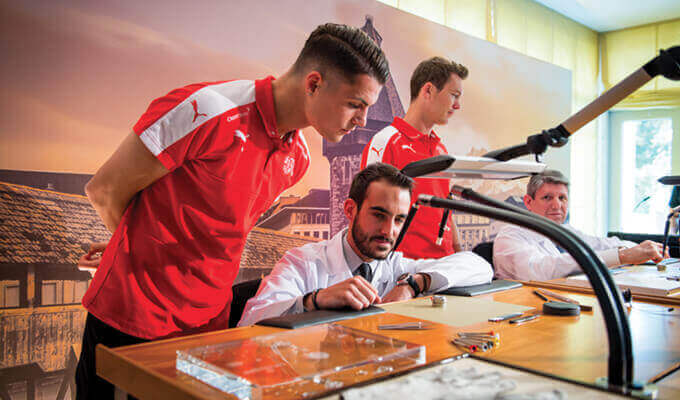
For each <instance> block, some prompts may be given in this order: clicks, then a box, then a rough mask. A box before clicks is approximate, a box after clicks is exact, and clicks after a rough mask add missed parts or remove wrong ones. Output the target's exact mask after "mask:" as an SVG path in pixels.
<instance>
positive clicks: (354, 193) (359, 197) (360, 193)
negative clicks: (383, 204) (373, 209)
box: [349, 163, 413, 210]
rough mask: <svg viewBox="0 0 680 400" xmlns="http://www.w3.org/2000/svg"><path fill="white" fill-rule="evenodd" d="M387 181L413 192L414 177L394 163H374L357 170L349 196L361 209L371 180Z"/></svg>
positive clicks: (410, 192)
mask: <svg viewBox="0 0 680 400" xmlns="http://www.w3.org/2000/svg"><path fill="white" fill-rule="evenodd" d="M381 180H382V181H386V182H387V183H389V184H390V185H393V186H398V187H400V188H402V189H408V192H409V194H413V179H411V178H410V177H408V176H406V175H404V174H402V173H401V171H399V170H398V169H397V168H395V167H394V166H392V165H389V164H384V163H374V164H370V165H368V166H366V168H364V169H362V170H361V171H359V172H357V174H356V175H354V178H353V179H352V185H351V186H350V188H349V198H350V199H352V200H354V202H355V203H356V204H357V210H359V209H361V203H363V202H364V199H365V198H366V191H367V190H368V186H369V185H370V184H371V182H375V181H381Z"/></svg>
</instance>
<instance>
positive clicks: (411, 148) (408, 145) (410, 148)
mask: <svg viewBox="0 0 680 400" xmlns="http://www.w3.org/2000/svg"><path fill="white" fill-rule="evenodd" d="M411 146H412V145H410V144H402V145H401V148H402V150H406V149H409V150H411V151H412V152H414V153H415V152H416V151H415V150H413V147H411Z"/></svg>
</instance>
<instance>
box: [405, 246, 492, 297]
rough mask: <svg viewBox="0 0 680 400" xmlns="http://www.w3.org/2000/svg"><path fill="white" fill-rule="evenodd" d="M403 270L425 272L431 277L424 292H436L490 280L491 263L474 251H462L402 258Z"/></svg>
mask: <svg viewBox="0 0 680 400" xmlns="http://www.w3.org/2000/svg"><path fill="white" fill-rule="evenodd" d="M401 266H402V268H403V270H404V272H410V273H425V274H428V275H429V276H430V278H431V280H430V288H429V290H428V291H427V292H426V293H425V294H432V293H436V292H438V291H441V290H445V289H448V288H450V287H454V286H470V285H480V284H484V283H489V282H491V279H492V278H493V270H492V269H491V265H490V264H489V263H488V262H486V260H484V259H483V258H482V257H480V256H478V255H477V254H475V253H472V252H469V251H464V252H460V253H454V254H451V255H449V256H446V257H442V258H436V259H422V260H412V259H410V258H402V259H401Z"/></svg>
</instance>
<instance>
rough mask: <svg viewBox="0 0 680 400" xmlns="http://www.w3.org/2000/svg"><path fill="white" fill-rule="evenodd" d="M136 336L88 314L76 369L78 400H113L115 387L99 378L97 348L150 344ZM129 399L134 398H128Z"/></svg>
mask: <svg viewBox="0 0 680 400" xmlns="http://www.w3.org/2000/svg"><path fill="white" fill-rule="evenodd" d="M148 341H149V340H147V339H141V338H138V337H135V336H130V335H127V334H125V333H123V332H121V331H119V330H117V329H115V328H112V327H111V326H109V325H107V324H105V323H103V322H102V321H100V320H98V319H97V318H95V317H94V316H93V315H92V314H90V313H87V320H86V321H85V331H84V332H83V346H82V349H81V351H80V360H79V361H78V367H77V368H76V399H78V400H86V399H87V400H89V399H112V400H113V396H114V386H113V385H112V384H110V383H109V382H107V381H106V380H104V379H102V378H100V377H99V376H97V368H96V364H95V348H96V347H97V344H98V343H101V344H103V345H105V346H107V347H118V346H126V345H130V344H137V343H144V342H148ZM128 398H132V397H131V396H128Z"/></svg>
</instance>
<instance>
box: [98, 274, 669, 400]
mask: <svg viewBox="0 0 680 400" xmlns="http://www.w3.org/2000/svg"><path fill="white" fill-rule="evenodd" d="M570 296H571V297H573V298H575V299H576V300H579V301H581V302H583V303H585V304H590V305H593V306H595V307H594V311H593V312H586V313H582V314H581V315H580V316H579V317H555V316H541V317H540V318H539V320H537V321H534V322H531V323H527V324H524V325H521V326H514V325H510V324H508V323H507V322H503V323H489V322H482V323H478V324H475V325H471V326H467V327H465V328H455V327H451V326H447V325H441V324H436V325H435V328H434V329H432V330H427V331H385V330H381V331H378V329H377V327H378V325H382V324H389V323H398V322H407V321H412V320H413V319H412V318H409V317H404V316H399V315H394V314H379V315H374V316H368V317H363V318H357V319H354V320H347V321H342V322H339V324H342V325H345V326H349V327H353V328H357V329H361V330H364V331H368V332H374V333H378V334H381V335H384V336H389V337H393V338H397V339H401V340H405V341H408V342H412V343H417V344H423V345H426V346H427V353H426V354H427V363H432V362H435V361H438V360H442V359H445V358H449V357H452V356H455V355H460V354H462V351H461V350H460V349H459V348H457V347H454V346H453V345H451V344H450V343H449V339H450V338H451V337H453V336H454V335H455V334H456V333H457V332H459V331H476V330H488V329H493V330H494V331H498V332H500V334H501V346H500V348H498V349H495V350H492V351H489V352H487V353H481V356H482V357H484V358H489V359H492V360H495V361H499V362H503V363H507V364H511V365H516V366H521V367H524V368H528V369H532V370H538V371H541V372H545V373H549V374H553V375H557V376H561V377H564V378H569V379H573V380H578V381H584V382H594V381H595V379H597V378H598V377H601V376H606V369H607V366H606V365H607V363H606V357H607V353H608V347H607V338H606V332H605V329H604V321H603V319H602V316H601V313H600V309H599V307H598V306H597V301H596V300H595V298H593V297H592V296H588V295H570ZM484 297H488V298H492V299H494V300H495V301H499V302H506V303H512V304H519V305H525V306H531V307H538V308H540V306H541V304H542V301H541V300H540V299H539V298H538V297H536V296H534V295H533V294H532V288H528V287H522V288H519V289H513V290H509V291H506V292H499V293H493V294H489V295H485V296H484ZM539 311H540V310H539ZM629 320H630V325H631V330H632V334H633V343H634V347H633V349H634V353H635V355H634V356H635V366H634V368H635V372H634V373H635V379H636V380H642V381H654V380H655V379H656V378H658V377H661V376H663V375H667V374H668V373H669V372H671V371H673V370H674V369H677V368H678V367H680V337H679V335H677V333H678V332H679V330H678V328H679V324H680V310H677V309H676V310H674V311H672V312H669V311H668V308H667V307H661V306H655V305H651V304H643V303H636V304H635V305H634V306H633V309H632V310H631V311H630V314H629ZM277 331H280V330H279V329H277V328H267V327H260V326H253V327H245V328H238V329H232V330H225V331H217V332H211V333H206V334H201V335H192V336H188V337H184V338H175V339H169V340H164V341H157V342H151V343H145V344H140V345H134V346H127V347H121V348H115V349H108V348H106V347H103V346H100V347H99V348H98V350H97V370H98V373H99V375H101V376H103V377H104V378H105V379H107V380H108V381H110V382H112V383H114V384H115V385H116V386H118V387H120V388H121V389H123V390H125V391H127V392H128V393H130V394H133V395H135V396H137V397H139V398H142V399H143V398H147V397H150V396H153V397H154V398H164V399H166V400H172V399H180V398H195V399H206V398H215V397H218V398H219V397H224V393H223V392H220V391H218V390H217V389H213V388H212V387H210V386H208V385H205V384H203V383H201V382H199V381H196V380H194V379H193V378H191V377H189V376H187V375H184V374H182V373H180V372H177V371H176V370H175V357H176V353H175V352H176V350H179V349H188V348H192V347H196V346H202V345H207V344H213V343H220V342H225V341H229V340H234V339H240V338H248V337H253V336H258V335H263V334H271V333H274V332H277ZM479 354H480V353H478V355H479ZM671 376H673V375H672V374H671ZM666 379H668V378H664V379H663V380H662V381H661V382H662V383H663V382H666ZM361 380H362V379H361V377H357V379H356V382H360V381H361ZM667 382H671V381H667ZM662 389H663V390H664V391H666V390H667V391H668V392H669V393H670V392H675V390H676V389H675V387H674V386H673V384H672V383H671V384H668V385H666V386H662ZM661 395H662V398H663V397H665V396H664V392H662V393H661Z"/></svg>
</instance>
